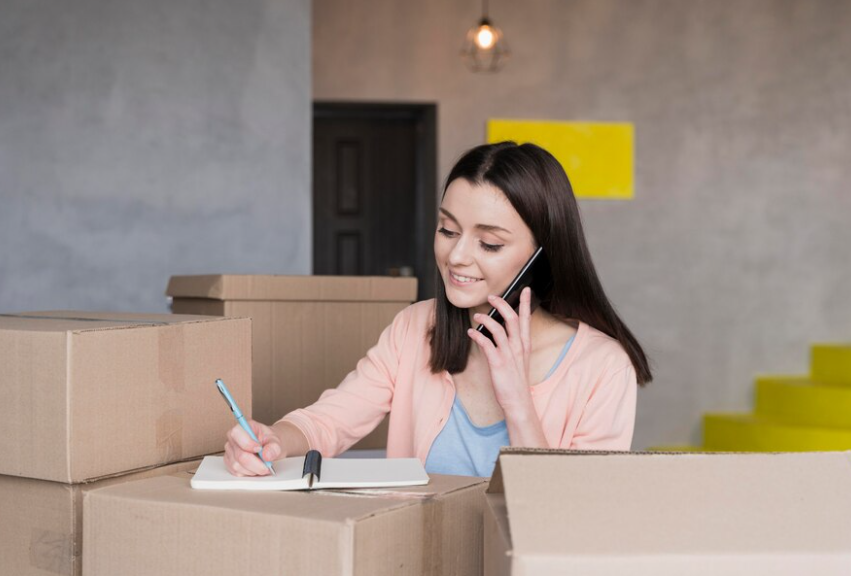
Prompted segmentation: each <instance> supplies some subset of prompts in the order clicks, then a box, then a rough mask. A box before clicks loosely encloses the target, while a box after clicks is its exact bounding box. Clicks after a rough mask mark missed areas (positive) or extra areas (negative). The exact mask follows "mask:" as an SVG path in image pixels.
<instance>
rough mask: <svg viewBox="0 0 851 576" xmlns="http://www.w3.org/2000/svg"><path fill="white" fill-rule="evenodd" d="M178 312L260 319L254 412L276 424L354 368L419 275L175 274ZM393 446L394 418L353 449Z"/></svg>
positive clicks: (172, 292)
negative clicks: (389, 441)
mask: <svg viewBox="0 0 851 576" xmlns="http://www.w3.org/2000/svg"><path fill="white" fill-rule="evenodd" d="M166 293H167V294H168V295H169V296H171V297H172V298H173V302H172V311H173V312H176V313H183V314H216V315H219V316H248V317H250V318H251V319H252V320H253V324H252V330H253V338H254V385H253V397H254V412H253V417H254V419H255V420H257V421H259V422H264V423H266V424H272V423H273V422H275V421H277V420H278V419H280V418H281V417H283V416H284V415H285V414H287V413H288V412H291V411H293V410H295V409H297V408H304V407H305V406H308V405H310V404H312V403H313V402H315V401H316V399H317V398H319V395H320V394H322V392H323V391H324V390H326V389H328V388H334V387H336V386H337V385H338V384H339V383H340V382H342V381H343V378H345V376H346V375H347V374H348V373H349V372H351V371H352V370H354V368H355V365H356V364H357V362H358V360H360V359H361V358H362V357H363V356H364V355H365V354H366V352H367V350H369V349H370V348H371V347H372V346H374V345H375V344H376V343H377V342H378V337H379V336H380V335H381V332H382V330H384V328H386V327H387V326H388V325H389V324H390V323H391V322H392V321H393V318H394V317H395V316H396V314H397V313H398V312H399V311H401V310H402V309H404V308H405V307H406V306H408V305H409V304H411V302H413V301H414V300H415V299H416V296H417V280H416V278H389V277H388V278H384V277H368V276H239V275H214V276H173V277H172V278H171V281H170V282H169V284H168V289H167V291H166ZM386 445H387V421H386V420H385V422H384V423H383V424H381V425H380V426H379V427H378V428H377V429H376V430H375V431H374V432H373V433H372V434H370V435H369V436H367V437H366V438H364V439H363V440H361V441H360V442H359V443H357V444H356V445H355V446H354V448H359V449H375V448H384V447H385V446H386Z"/></svg>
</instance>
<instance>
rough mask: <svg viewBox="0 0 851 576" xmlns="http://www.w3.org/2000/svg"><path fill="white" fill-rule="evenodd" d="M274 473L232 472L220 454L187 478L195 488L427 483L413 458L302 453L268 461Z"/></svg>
mask: <svg viewBox="0 0 851 576" xmlns="http://www.w3.org/2000/svg"><path fill="white" fill-rule="evenodd" d="M272 465H273V466H274V468H275V474H276V475H275V476H246V477H240V476H234V475H232V474H231V473H230V472H228V470H227V468H226V467H225V461H224V458H222V457H221V456H205V457H204V460H203V462H201V466H199V467H198V471H197V472H195V476H194V477H193V478H192V480H191V482H190V483H191V485H192V488H195V489H197V490H321V489H323V488H389V487H394V486H421V485H424V484H428V480H429V478H428V474H426V471H425V468H423V464H422V462H420V461H419V459H417V458H322V456H320V454H319V452H317V451H316V450H311V451H310V452H308V453H307V454H306V455H304V456H297V457H291V458H284V459H282V460H277V461H276V462H273V464H272Z"/></svg>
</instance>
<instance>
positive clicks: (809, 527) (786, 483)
mask: <svg viewBox="0 0 851 576" xmlns="http://www.w3.org/2000/svg"><path fill="white" fill-rule="evenodd" d="M484 523H485V574H486V576H492V575H496V574H499V575H509V574H510V575H512V576H521V575H523V576H525V575H529V574H535V575H538V574H547V575H553V576H555V575H562V574H564V575H566V574H571V575H575V574H582V575H583V576H598V575H604V574H606V575H608V574H618V575H620V574H634V575H641V574H647V575H653V576H666V575H672V576H673V575H677V576H681V575H682V574H689V575H698V576H699V575H707V576H708V575H712V576H716V575H718V574H741V575H745V574H747V575H749V576H754V575H760V574H765V575H771V576H777V575H793V574H794V575H796V576H797V575H800V574H820V575H827V574H830V575H832V574H836V575H840V574H843V575H846V574H849V573H851V453H848V452H834V453H798V454H665V453H653V454H651V453H644V454H638V453H609V454H603V453H582V452H565V451H522V450H515V449H509V450H506V451H504V452H503V453H501V455H500V458H499V462H498V464H497V468H496V470H495V471H494V476H493V479H492V481H491V485H490V488H489V489H488V494H487V507H486V510H485V520H484Z"/></svg>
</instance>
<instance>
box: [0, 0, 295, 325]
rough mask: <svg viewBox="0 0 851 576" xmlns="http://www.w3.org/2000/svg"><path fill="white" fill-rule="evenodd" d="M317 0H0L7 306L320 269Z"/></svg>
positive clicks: (0, 198) (105, 303) (132, 306)
mask: <svg viewBox="0 0 851 576" xmlns="http://www.w3.org/2000/svg"><path fill="white" fill-rule="evenodd" d="M310 118H311V95H310V3H309V1H308V0H243V1H240V2H233V1H231V0H203V1H202V0H148V1H145V2H138V1H133V0H79V1H75V2H59V1H55V0H54V1H49V0H0V312H10V311H22V310H33V309H53V308H78V309H108V310H128V311H129V310H133V311H164V310H165V309H166V299H165V297H164V296H163V292H164V290H165V286H166V283H167V281H168V278H169V276H170V275H172V274H190V273H204V272H277V273H299V274H305V273H310V269H311V242H312V232H311V190H310V178H311V176H310V166H311V162H310V156H311V144H310V132H311V119H310Z"/></svg>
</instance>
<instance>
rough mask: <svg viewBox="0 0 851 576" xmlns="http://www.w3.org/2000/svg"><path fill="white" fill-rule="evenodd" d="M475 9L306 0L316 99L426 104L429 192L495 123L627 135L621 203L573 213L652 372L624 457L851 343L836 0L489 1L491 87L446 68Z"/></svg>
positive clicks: (691, 436)
mask: <svg viewBox="0 0 851 576" xmlns="http://www.w3.org/2000/svg"><path fill="white" fill-rule="evenodd" d="M478 6H479V3H478V2H457V1H456V0H429V1H428V2H409V1H406V0H315V1H314V23H313V33H314V43H313V47H314V52H313V70H314V76H313V91H314V97H315V98H317V99H330V100H333V99H341V100H364V101H426V102H436V103H437V104H438V116H439V127H438V137H439V166H440V178H443V177H445V175H446V173H447V171H448V170H449V168H450V166H451V164H452V162H453V161H454V159H455V158H457V156H458V155H459V154H460V153H461V152H462V151H464V150H465V149H467V148H468V147H470V146H473V145H476V144H479V143H481V142H482V141H483V140H484V137H485V122H486V120H487V119H488V118H490V117H503V118H505V117H507V118H544V119H559V120H591V121H595V120H596V121H631V122H634V123H635V126H636V147H637V151H636V198H635V200H633V201H628V202H600V201H582V202H581V208H582V210H583V213H584V218H585V222H586V226H587V234H588V239H589V243H590V246H591V250H592V254H593V255H594V258H595V261H596V264H597V266H598V269H599V272H600V274H601V276H602V279H603V283H604V286H605V287H606V289H607V291H608V292H609V295H610V297H611V298H612V300H613V301H614V303H615V304H616V306H617V307H618V309H619V310H620V312H621V313H622V315H623V317H624V318H625V320H626V321H627V323H628V324H629V325H630V327H631V328H632V329H633V330H634V331H635V333H636V334H637V335H638V337H639V339H640V340H641V342H642V343H643V344H644V346H645V347H646V350H647V352H648V353H649V354H650V356H651V357H652V359H653V361H654V365H655V376H656V380H655V382H653V383H652V384H651V385H650V386H649V387H648V388H647V389H646V390H644V391H642V392H641V393H640V395H639V415H638V423H637V428H636V439H635V443H634V448H642V447H646V446H648V445H653V444H657V443H662V442H687V441H690V442H696V441H698V440H699V433H700V415H701V413H703V412H705V411H710V410H749V409H750V408H751V406H752V390H753V388H752V379H753V377H754V375H755V374H756V373H766V372H769V373H804V372H806V371H807V366H808V357H807V345H808V343H810V342H812V341H830V340H838V339H845V340H851V256H849V246H851V194H849V193H848V191H847V190H846V189H845V187H846V186H847V185H848V183H849V182H851V161H849V158H851V155H849V151H851V99H849V94H851V65H849V54H851V34H848V32H847V31H848V29H849V28H851V3H849V2H843V1H841V0H836V1H828V0H821V1H812V0H786V1H780V0H749V1H747V2H718V1H716V0H693V1H688V2H684V1H682V0H621V1H617V0H570V1H566V0H527V1H523V2H512V1H509V0H496V1H492V2H491V3H490V8H491V10H490V12H491V16H492V18H493V20H494V21H495V23H496V24H497V25H499V26H501V27H502V28H503V30H504V32H505V34H506V37H507V39H508V41H509V43H510V46H511V49H512V56H511V60H510V61H509V62H508V64H507V65H506V67H505V69H504V70H503V71H502V72H500V73H498V74H496V75H477V74H472V73H470V72H468V71H467V70H466V69H465V68H464V66H463V64H462V62H461V61H460V59H459V56H458V53H459V51H460V48H461V45H462V40H463V37H464V34H465V32H466V30H467V28H468V27H469V26H471V25H472V24H474V23H475V21H476V20H477V18H478V16H479V14H478V13H477V10H478Z"/></svg>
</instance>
